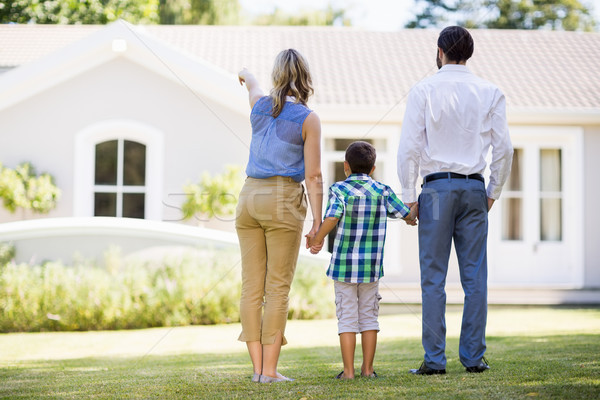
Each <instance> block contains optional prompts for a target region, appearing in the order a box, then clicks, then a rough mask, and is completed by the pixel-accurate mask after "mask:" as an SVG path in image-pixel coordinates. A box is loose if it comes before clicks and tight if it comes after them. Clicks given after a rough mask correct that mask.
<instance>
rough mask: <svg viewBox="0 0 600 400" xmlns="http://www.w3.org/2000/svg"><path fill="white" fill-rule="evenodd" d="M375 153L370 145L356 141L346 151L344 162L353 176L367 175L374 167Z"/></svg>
mask: <svg viewBox="0 0 600 400" xmlns="http://www.w3.org/2000/svg"><path fill="white" fill-rule="evenodd" d="M376 158H377V152H376V151H375V147H373V146H372V145H371V144H370V143H367V142H363V141H356V142H352V143H350V146H348V148H347V149H346V161H347V162H348V165H350V169H351V170H352V173H354V174H369V173H371V170H372V169H373V166H374V165H375V159H376Z"/></svg>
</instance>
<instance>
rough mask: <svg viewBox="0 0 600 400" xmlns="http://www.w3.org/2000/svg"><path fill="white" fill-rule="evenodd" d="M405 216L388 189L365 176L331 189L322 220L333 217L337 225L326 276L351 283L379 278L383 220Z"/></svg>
mask: <svg viewBox="0 0 600 400" xmlns="http://www.w3.org/2000/svg"><path fill="white" fill-rule="evenodd" d="M409 213H410V209H409V208H408V207H407V206H405V205H404V203H402V201H400V199H399V198H398V196H396V194H395V193H394V191H393V190H392V189H391V188H390V187H389V186H387V185H384V184H383V183H380V182H377V181H375V180H373V179H371V177H369V175H367V174H352V175H350V176H349V177H348V178H347V179H346V180H345V181H341V182H336V183H334V184H333V185H331V187H330V188H329V199H328V201H327V209H326V211H325V218H328V217H335V218H337V219H338V220H339V223H338V229H337V233H336V236H335V242H334V244H333V253H332V255H331V263H330V264H329V269H328V270H327V276H328V277H330V278H331V279H333V280H337V281H342V282H351V283H362V282H375V281H376V280H378V279H379V278H381V277H383V245H384V244H385V231H386V227H387V217H391V218H404V217H406V216H407V215H408V214H409Z"/></svg>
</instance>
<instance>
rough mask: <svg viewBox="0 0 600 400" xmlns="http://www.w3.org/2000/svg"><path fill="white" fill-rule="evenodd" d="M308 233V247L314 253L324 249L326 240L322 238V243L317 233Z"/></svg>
mask: <svg viewBox="0 0 600 400" xmlns="http://www.w3.org/2000/svg"><path fill="white" fill-rule="evenodd" d="M309 235H310V234H308V235H306V248H307V249H310V252H311V253H312V254H318V253H319V252H320V251H321V250H322V249H323V244H324V243H325V240H321V242H320V243H318V242H317V240H316V237H315V235H314V234H313V235H312V236H309Z"/></svg>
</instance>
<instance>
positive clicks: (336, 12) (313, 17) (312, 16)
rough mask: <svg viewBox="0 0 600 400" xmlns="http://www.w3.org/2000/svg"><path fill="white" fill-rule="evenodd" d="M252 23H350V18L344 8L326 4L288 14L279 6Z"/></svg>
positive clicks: (325, 24) (304, 24) (326, 24)
mask: <svg viewBox="0 0 600 400" xmlns="http://www.w3.org/2000/svg"><path fill="white" fill-rule="evenodd" d="M252 23H253V25H302V26H309V25H321V26H329V25H343V26H349V25H351V23H350V19H349V18H348V17H346V10H344V9H341V8H336V9H334V8H333V7H332V6H331V5H328V6H327V8H326V9H325V10H303V11H300V12H298V13H294V14H289V13H286V12H284V11H282V10H281V9H279V8H275V11H274V12H273V13H272V14H264V15H259V16H258V17H256V18H254V20H253V21H252Z"/></svg>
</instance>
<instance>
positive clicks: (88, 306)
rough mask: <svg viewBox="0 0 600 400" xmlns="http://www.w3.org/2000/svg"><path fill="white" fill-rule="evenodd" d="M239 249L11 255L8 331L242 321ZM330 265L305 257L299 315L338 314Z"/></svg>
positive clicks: (6, 288) (4, 292)
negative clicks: (68, 260)
mask: <svg viewBox="0 0 600 400" xmlns="http://www.w3.org/2000/svg"><path fill="white" fill-rule="evenodd" d="M240 291H241V271H240V264H239V253H238V252H232V251H225V250H214V249H205V250H197V251H196V252H195V253H193V254H192V253H189V254H185V255H183V256H176V257H175V256H173V257H165V258H164V259H162V260H161V261H159V262H156V261H142V260H129V259H126V258H123V257H121V255H120V253H119V251H118V250H117V249H110V250H109V251H107V253H106V255H105V260H104V263H102V265H95V264H93V263H91V262H85V261H80V262H78V263H77V264H76V265H64V264H62V263H59V262H46V263H44V264H42V265H33V266H31V265H27V264H16V263H14V262H9V263H8V264H6V265H5V266H4V267H3V268H2V269H0V331H1V332H16V331H30V332H31V331H80V330H97V329H137V328H148V327H159V326H179V325H191V324H192V325H195V324H218V323H229V322H238V321H239V299H240ZM331 296H332V295H331V290H330V286H328V285H327V278H326V277H325V276H324V272H323V269H322V266H320V265H317V264H316V263H315V264H314V265H313V264H311V263H300V264H299V265H298V270H297V274H296V279H295V281H294V283H293V285H292V290H291V293H290V297H291V299H290V313H289V315H290V317H291V318H318V317H329V316H331V315H332V305H333V301H332V298H331Z"/></svg>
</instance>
